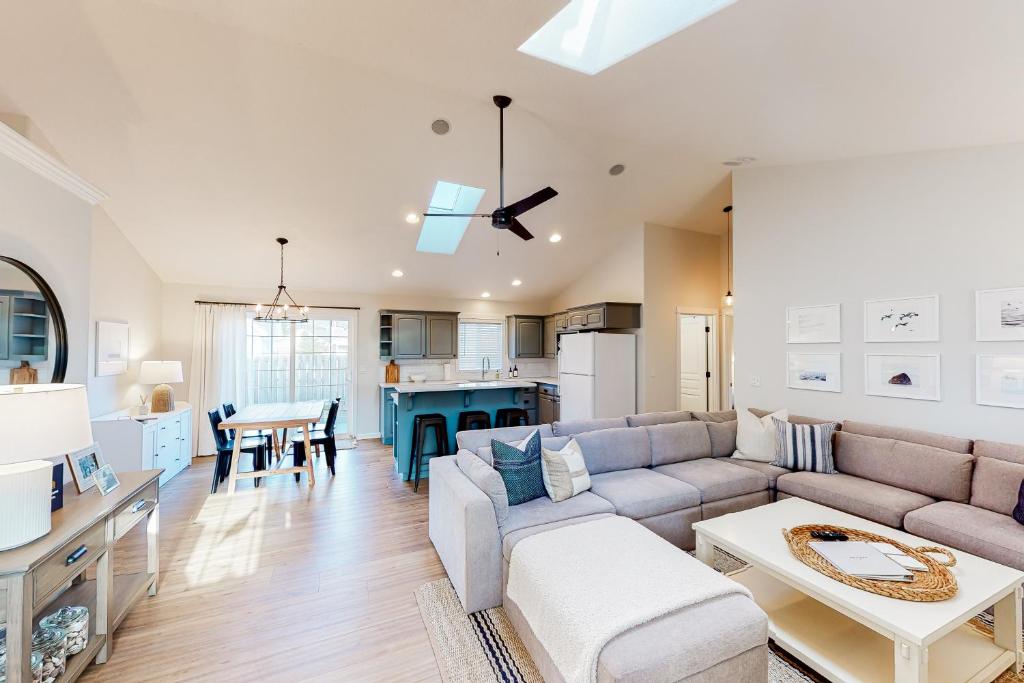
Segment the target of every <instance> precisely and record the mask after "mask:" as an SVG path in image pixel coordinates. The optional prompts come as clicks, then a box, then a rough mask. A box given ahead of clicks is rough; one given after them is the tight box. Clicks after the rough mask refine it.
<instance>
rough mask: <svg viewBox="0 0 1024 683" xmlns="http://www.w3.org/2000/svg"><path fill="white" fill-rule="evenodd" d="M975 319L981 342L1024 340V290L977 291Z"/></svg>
mask: <svg viewBox="0 0 1024 683" xmlns="http://www.w3.org/2000/svg"><path fill="white" fill-rule="evenodd" d="M974 316H975V327H976V333H977V334H976V338H977V340H978V341H1024V287H1012V288H1010V289H983V290H980V291H978V292H975V294H974Z"/></svg>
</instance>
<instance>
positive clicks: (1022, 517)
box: [1013, 481, 1024, 524]
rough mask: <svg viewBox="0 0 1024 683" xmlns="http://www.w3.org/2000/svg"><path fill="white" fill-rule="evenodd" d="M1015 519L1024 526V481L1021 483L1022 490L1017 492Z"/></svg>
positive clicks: (1014, 509) (1014, 510)
mask: <svg viewBox="0 0 1024 683" xmlns="http://www.w3.org/2000/svg"><path fill="white" fill-rule="evenodd" d="M1013 518H1014V519H1015V520H1017V522H1018V523H1020V524H1024V481H1022V482H1021V483H1020V490H1018V491H1017V505H1016V507H1014V508H1013Z"/></svg>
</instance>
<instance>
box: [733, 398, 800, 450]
mask: <svg viewBox="0 0 1024 683" xmlns="http://www.w3.org/2000/svg"><path fill="white" fill-rule="evenodd" d="M776 417H777V418H779V419H780V420H788V419H789V410H787V409H786V408H783V409H782V410H777V411H775V412H774V413H772V414H771V415H765V416H764V417H758V416H757V415H754V414H753V413H752V412H750V411H749V410H738V411H736V452H735V453H733V454H732V457H734V458H736V459H737V460H754V461H756V462H768V463H770V462H772V461H773V460H775V438H776V434H777V430H776V428H775V422H774V420H773V418H776Z"/></svg>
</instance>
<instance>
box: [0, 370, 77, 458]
mask: <svg viewBox="0 0 1024 683" xmlns="http://www.w3.org/2000/svg"><path fill="white" fill-rule="evenodd" d="M0 434H3V435H4V438H3V440H2V441H0V464H3V465H8V464H11V463H16V462H27V461H29V460H41V459H46V458H53V457H57V456H62V455H64V454H65V453H71V452H73V451H77V450H79V449H82V448H85V447H86V446H89V445H91V444H92V423H91V422H90V420H89V400H88V398H87V396H86V393H85V386H84V385H81V384H26V385H18V386H0Z"/></svg>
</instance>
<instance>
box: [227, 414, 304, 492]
mask: <svg viewBox="0 0 1024 683" xmlns="http://www.w3.org/2000/svg"><path fill="white" fill-rule="evenodd" d="M323 410H324V402H323V401H294V402H291V403H261V404H257V405H251V406H245V407H244V408H241V409H240V410H239V411H238V412H236V413H235V414H234V415H232V416H231V417H229V418H227V419H226V420H222V421H221V423H220V429H225V430H234V431H235V439H234V450H233V452H232V454H231V469H230V472H229V474H228V495H231V494H233V493H234V492H235V486H236V485H237V483H238V480H239V479H256V478H262V477H270V476H274V475H279V474H301V473H302V472H305V473H306V479H307V481H308V484H309V487H310V488H313V485H314V484H315V483H316V478H315V476H314V475H313V461H314V458H312V457H308V456H307V457H306V459H305V463H304V464H302V465H299V466H294V465H293V466H292V467H282V463H283V462H284V458H285V455H286V446H287V439H288V430H289V429H301V430H302V440H303V442H304V444H305V448H306V450H305V453H307V454H311V453H312V451H311V450H310V447H309V432H310V429H311V426H312V425H314V424H316V423H317V422H318V421H319V420H320V416H321V415H322V414H323ZM264 429H268V430H270V431H271V443H272V446H273V454H274V455H275V456H276V458H277V460H276V462H275V463H274V464H273V466H270V465H268V469H264V470H254V471H252V472H239V471H238V461H239V456H240V455H241V447H242V438H241V436H242V434H243V433H245V432H248V431H258V430H264ZM279 429H281V430H283V435H282V436H281V437H278V434H277V430H279ZM296 479H298V477H296Z"/></svg>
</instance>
